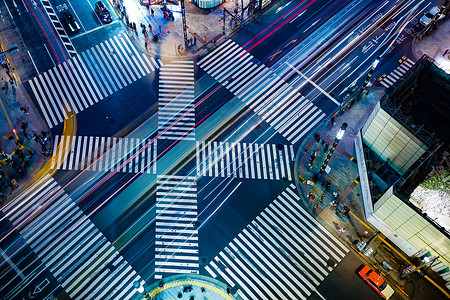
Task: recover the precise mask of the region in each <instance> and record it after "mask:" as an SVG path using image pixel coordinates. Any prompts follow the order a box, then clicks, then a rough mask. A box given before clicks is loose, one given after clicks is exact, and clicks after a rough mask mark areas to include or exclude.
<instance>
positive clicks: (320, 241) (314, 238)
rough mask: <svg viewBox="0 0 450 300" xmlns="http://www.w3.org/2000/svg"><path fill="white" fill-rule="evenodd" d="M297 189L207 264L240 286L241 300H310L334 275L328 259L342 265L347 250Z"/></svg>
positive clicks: (283, 195)
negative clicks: (301, 199) (310, 211)
mask: <svg viewBox="0 0 450 300" xmlns="http://www.w3.org/2000/svg"><path fill="white" fill-rule="evenodd" d="M272 150H273V149H272ZM285 150H286V151H287V147H286V148H285ZM280 151H281V150H280ZM272 152H273V151H272ZM294 189H295V186H294V185H293V184H291V185H290V186H289V187H288V188H287V189H286V190H285V191H283V192H282V193H281V194H280V195H279V196H278V197H277V198H276V199H275V200H274V201H273V202H272V203H271V204H269V206H268V207H266V208H265V209H264V210H263V211H262V212H261V213H260V215H258V216H257V217H256V218H255V219H254V220H253V221H251V222H250V224H248V225H247V226H246V228H244V229H243V230H242V232H240V233H238V234H237V236H236V237H235V238H233V239H232V241H230V242H229V243H228V245H227V246H225V247H224V249H223V250H222V251H220V252H219V254H218V255H217V256H216V257H214V259H212V260H211V261H210V262H209V263H208V264H207V266H205V270H206V271H207V272H208V273H209V274H211V276H213V277H214V278H216V277H222V279H224V280H225V281H226V282H227V283H228V284H229V285H230V286H237V288H238V289H239V290H240V295H241V296H242V298H243V299H274V298H283V299H284V298H288V299H307V297H309V296H310V295H311V293H312V292H313V291H315V290H316V288H317V286H318V285H320V283H321V282H322V281H324V280H325V278H326V276H327V275H328V274H329V272H331V270H332V268H331V267H326V266H327V261H328V259H330V258H333V259H335V260H336V261H337V262H340V261H341V260H342V258H343V257H344V256H345V255H346V254H347V253H348V252H349V250H348V249H347V248H346V247H345V246H344V245H343V244H342V243H341V242H340V241H338V240H337V239H336V238H335V237H334V236H333V235H332V234H331V233H330V232H328V231H327V230H326V229H325V228H324V227H323V226H322V225H320V223H318V221H316V220H315V219H314V218H312V217H311V216H310V215H309V214H308V213H307V212H306V211H304V209H303V208H301V206H300V205H299V204H298V203H297V202H298V200H299V197H298V195H296V193H295V190H294ZM274 295H276V296H275V297H274Z"/></svg>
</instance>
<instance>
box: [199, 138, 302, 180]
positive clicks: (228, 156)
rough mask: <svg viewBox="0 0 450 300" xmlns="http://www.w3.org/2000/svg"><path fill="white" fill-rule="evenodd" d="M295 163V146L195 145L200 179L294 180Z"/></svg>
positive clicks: (225, 143) (254, 144)
mask: <svg viewBox="0 0 450 300" xmlns="http://www.w3.org/2000/svg"><path fill="white" fill-rule="evenodd" d="M294 160H295V154H294V147H293V146H292V145H290V147H289V148H288V146H287V145H276V144H257V143H234V142H213V143H211V142H207V143H205V141H202V142H198V141H197V143H196V162H197V176H214V177H234V178H249V179H270V180H274V179H275V180H283V179H287V180H292V175H291V167H292V166H291V164H292V163H293V161H294Z"/></svg>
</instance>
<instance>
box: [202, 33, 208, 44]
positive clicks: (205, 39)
mask: <svg viewBox="0 0 450 300" xmlns="http://www.w3.org/2000/svg"><path fill="white" fill-rule="evenodd" d="M203 41H205V44H206V42H207V41H208V38H207V37H206V35H205V37H204V38H203Z"/></svg>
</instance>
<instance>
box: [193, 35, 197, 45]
mask: <svg viewBox="0 0 450 300" xmlns="http://www.w3.org/2000/svg"><path fill="white" fill-rule="evenodd" d="M194 45H196V46H197V38H196V37H195V36H194Z"/></svg>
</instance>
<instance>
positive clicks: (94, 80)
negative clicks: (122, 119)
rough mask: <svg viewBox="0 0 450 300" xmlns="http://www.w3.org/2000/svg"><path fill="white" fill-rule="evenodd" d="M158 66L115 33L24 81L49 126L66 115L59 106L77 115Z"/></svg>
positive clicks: (153, 60)
mask: <svg viewBox="0 0 450 300" xmlns="http://www.w3.org/2000/svg"><path fill="white" fill-rule="evenodd" d="M160 64H161V62H160ZM159 67H160V65H158V63H157V62H156V60H155V59H154V58H153V57H150V58H149V57H148V56H147V55H146V54H144V53H139V52H138V51H137V50H136V48H135V46H134V45H133V43H132V42H131V40H130V39H129V37H127V36H126V35H122V34H119V35H117V36H114V37H112V38H110V39H108V40H105V41H104V42H102V43H100V44H98V45H96V46H95V47H92V48H90V49H88V50H86V51H85V52H81V53H79V55H77V56H74V57H72V58H71V59H69V60H67V61H65V62H63V63H62V64H59V65H57V66H55V67H53V68H52V69H50V70H48V71H46V72H44V73H42V74H39V75H38V76H36V77H34V78H32V79H30V80H29V81H28V82H27V83H28V84H29V85H30V90H31V94H32V95H34V98H35V99H36V101H37V103H38V106H39V108H40V109H41V111H42V114H43V116H44V119H45V121H46V122H47V124H48V126H49V127H50V128H52V127H54V126H56V125H58V124H60V123H62V122H63V120H64V119H67V118H68V116H67V113H66V111H64V109H63V108H65V109H67V110H68V111H69V112H70V111H72V110H73V111H74V112H75V113H76V114H77V113H79V112H81V111H83V110H85V109H86V108H88V107H90V106H92V105H94V104H95V103H97V102H99V101H101V100H103V99H105V98H106V97H108V96H109V95H111V94H112V93H114V92H116V91H118V90H119V89H122V88H124V87H126V86H127V85H129V84H131V83H132V82H135V81H136V80H138V79H140V78H141V77H143V76H146V75H148V74H149V73H151V72H153V71H155V69H157V68H159Z"/></svg>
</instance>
